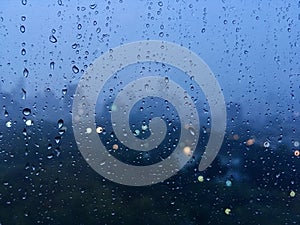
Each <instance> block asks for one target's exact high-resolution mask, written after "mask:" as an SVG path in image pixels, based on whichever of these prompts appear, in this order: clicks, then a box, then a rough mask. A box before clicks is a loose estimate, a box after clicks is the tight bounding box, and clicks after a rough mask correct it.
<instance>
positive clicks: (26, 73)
mask: <svg viewBox="0 0 300 225" xmlns="http://www.w3.org/2000/svg"><path fill="white" fill-rule="evenodd" d="M28 74H29V71H28V69H27V68H25V69H24V70H23V76H24V77H28Z"/></svg>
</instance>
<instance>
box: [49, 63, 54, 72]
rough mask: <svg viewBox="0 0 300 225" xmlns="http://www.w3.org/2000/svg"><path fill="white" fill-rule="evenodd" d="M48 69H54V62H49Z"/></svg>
mask: <svg viewBox="0 0 300 225" xmlns="http://www.w3.org/2000/svg"><path fill="white" fill-rule="evenodd" d="M50 69H51V70H54V62H50Z"/></svg>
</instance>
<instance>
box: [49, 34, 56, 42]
mask: <svg viewBox="0 0 300 225" xmlns="http://www.w3.org/2000/svg"><path fill="white" fill-rule="evenodd" d="M49 41H50V42H52V43H56V42H57V39H56V37H55V36H54V35H50V37H49Z"/></svg>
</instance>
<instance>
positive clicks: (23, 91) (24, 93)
mask: <svg viewBox="0 0 300 225" xmlns="http://www.w3.org/2000/svg"><path fill="white" fill-rule="evenodd" d="M22 99H26V90H24V89H23V88H22Z"/></svg>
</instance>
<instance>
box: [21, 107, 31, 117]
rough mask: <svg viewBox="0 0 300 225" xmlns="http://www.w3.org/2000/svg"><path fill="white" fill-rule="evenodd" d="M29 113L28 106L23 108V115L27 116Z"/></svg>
mask: <svg viewBox="0 0 300 225" xmlns="http://www.w3.org/2000/svg"><path fill="white" fill-rule="evenodd" d="M30 114H31V109H29V108H25V109H23V115H24V116H29V115H30Z"/></svg>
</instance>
